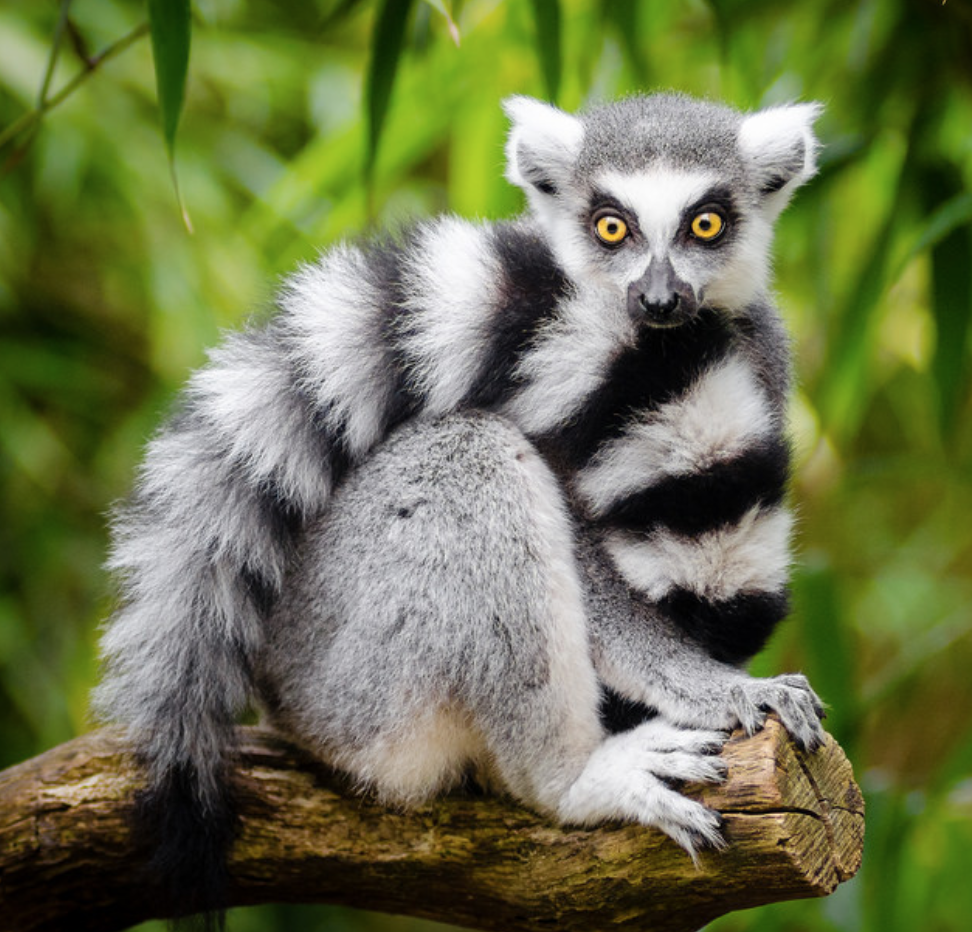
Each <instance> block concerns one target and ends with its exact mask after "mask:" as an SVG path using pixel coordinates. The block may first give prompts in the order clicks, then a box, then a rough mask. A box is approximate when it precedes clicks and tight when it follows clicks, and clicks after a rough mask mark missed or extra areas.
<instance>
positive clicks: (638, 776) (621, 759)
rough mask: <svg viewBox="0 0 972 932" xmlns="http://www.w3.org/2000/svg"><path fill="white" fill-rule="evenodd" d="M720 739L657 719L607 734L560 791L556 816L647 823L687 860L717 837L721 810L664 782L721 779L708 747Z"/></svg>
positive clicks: (721, 767)
mask: <svg viewBox="0 0 972 932" xmlns="http://www.w3.org/2000/svg"><path fill="white" fill-rule="evenodd" d="M725 739H726V735H725V734H724V733H723V732H706V731H695V730H692V729H681V728H676V727H674V726H672V725H669V724H667V723H665V722H658V721H653V722H646V723H645V724H644V725H640V726H639V727H638V728H635V729H632V730H631V731H627V732H623V733H622V734H619V735H614V736H613V737H611V738H608V739H607V740H606V741H604V742H603V743H602V744H601V745H600V746H599V747H598V748H597V749H596V750H595V751H594V753H593V754H592V755H591V757H590V759H589V760H588V763H587V766H586V767H585V768H584V770H583V772H582V773H581V774H580V776H579V777H578V778H577V780H576V781H575V782H574V783H573V785H572V786H571V787H570V788H569V789H568V791H567V792H566V793H565V794H564V797H563V799H562V800H561V802H560V806H559V815H560V818H561V820H562V821H564V822H567V823H573V824H581V825H595V824H598V823H600V822H604V821H606V820H609V819H624V820H627V821H633V822H640V823H641V824H643V825H650V826H653V827H655V828H658V829H661V831H663V832H665V834H666V835H668V836H669V837H671V838H673V839H674V840H675V841H676V842H677V843H678V844H679V845H681V846H682V847H683V848H684V849H685V850H686V851H687V852H688V853H689V855H690V856H691V857H692V859H693V860H695V859H696V858H697V856H698V852H699V851H700V850H702V849H703V848H714V847H721V846H722V845H723V844H724V843H725V842H724V839H723V837H722V834H721V827H722V817H721V816H720V815H719V813H717V812H715V811H714V810H712V809H709V808H707V807H706V806H704V805H702V804H701V803H698V802H695V801H694V800H691V799H689V798H688V797H686V796H683V795H682V794H681V793H679V792H678V791H677V790H676V789H674V788H673V787H672V786H670V785H669V782H670V781H692V782H705V783H720V782H722V781H723V780H724V779H725V777H726V770H727V767H726V764H725V762H724V761H723V760H721V758H719V757H716V756H714V750H715V749H718V748H721V746H722V744H723V743H724V742H725ZM662 748H664V749H662ZM689 748H692V749H693V750H689Z"/></svg>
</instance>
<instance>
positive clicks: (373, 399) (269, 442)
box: [96, 95, 822, 910]
mask: <svg viewBox="0 0 972 932" xmlns="http://www.w3.org/2000/svg"><path fill="white" fill-rule="evenodd" d="M506 110H507V113H508V115H509V116H510V118H511V121H512V131H511V133H510V136H509V141H508V145H507V158H508V168H507V177H508V178H509V179H510V180H511V181H512V182H513V183H514V184H516V185H518V186H520V187H521V188H522V189H523V190H524V191H525V192H526V196H527V199H528V201H529V207H530V210H529V211H528V213H527V214H526V215H525V216H523V217H522V218H520V219H517V220H514V221H511V222H500V223H471V222H467V221H464V220H460V219H456V218H454V217H443V218H441V219H437V220H432V221H429V222H424V223H420V224H417V225H416V226H414V227H413V228H411V229H410V230H408V231H407V232H405V233H404V234H403V235H401V236H400V237H399V238H396V239H388V240H383V241H373V242H370V243H367V244H365V245H360V246H350V245H345V246H339V247H337V248H335V249H333V250H332V251H330V252H329V253H327V254H325V255H323V256H322V257H321V258H320V260H319V261H317V262H316V263H315V264H313V265H310V266H308V267H306V268H304V269H303V270H302V271H300V272H298V273H297V274H296V275H294V276H293V277H292V278H290V279H289V281H287V283H286V284H285V286H284V287H283V289H282V291H281V293H280V296H279V302H278V304H279V307H278V312H277V313H276V314H274V315H273V316H272V317H271V318H270V319H268V320H266V321H264V322H262V323H260V324H255V325H253V326H251V327H250V328H249V329H246V330H244V331H243V332H239V333H236V334H234V335H231V336H229V337H227V339H226V340H225V341H224V342H223V344H222V345H221V346H220V347H219V348H217V349H215V350H214V351H213V352H212V353H211V356H210V360H209V363H208V365H206V366H205V367H204V368H202V369H201V370H200V371H198V372H197V373H196V374H195V375H194V376H193V377H192V379H191V381H190V383H189V386H188V388H187V390H186V392H185V394H184V397H183V399H182V404H181V408H180V410H179V412H178V413H177V414H176V415H175V416H174V417H173V419H172V420H171V421H170V422H169V423H168V425H167V426H165V427H164V428H163V429H162V430H161V432H160V433H159V434H158V435H157V436H156V437H155V439H154V440H152V442H151V443H150V445H149V448H148V452H147V455H146V458H145V462H144V465H143V467H142V470H141V473H140V476H139V479H138V483H137V488H136V491H135V493H134V496H133V498H132V501H131V502H130V503H129V504H128V505H127V506H125V508H124V509H123V510H122V511H121V512H120V515H119V517H118V519H117V522H116V525H115V544H114V551H113V557H112V560H111V565H112V566H113V567H114V569H115V570H116V571H117V572H118V573H119V574H120V575H121V580H122V585H123V599H122V604H121V606H120V607H119V609H118V610H117V612H116V614H115V616H114V618H113V619H112V621H111V622H110V624H109V626H108V628H107V631H106V633H105V635H104V642H103V652H104V656H105V658H106V661H107V668H106V676H105V679H104V682H103V684H102V685H101V686H100V688H99V690H98V691H97V695H96V700H97V702H96V705H97V707H98V708H99V709H100V711H101V713H102V714H103V715H104V716H106V717H108V718H111V719H114V720H119V721H121V722H124V723H126V724H127V725H128V726H129V729H130V733H131V735H132V737H133V740H134V742H135V746H136V748H137V750H138V754H139V755H140V758H141V760H142V761H143V762H144V765H145V768H146V770H147V774H148V786H147V789H146V790H145V792H144V793H143V795H142V798H141V804H140V813H141V818H142V826H143V828H144V829H145V830H147V831H148V832H150V833H151V834H153V835H154V837H155V841H156V843H157V845H158V852H159V854H158V859H157V865H158V866H159V868H160V870H162V871H163V872H165V873H167V874H168V875H169V876H170V878H173V879H174V882H175V883H177V884H182V885H183V889H182V892H181V895H182V897H183V900H182V902H183V904H184V906H185V908H186V909H187V910H193V909H196V908H199V907H202V906H212V905H214V900H213V896H214V894H213V890H214V889H215V888H218V886H219V883H220V882H221V880H222V879H223V875H222V873H221V871H223V870H224V868H225V862H224V857H225V851H226V847H227V846H228V845H229V843H230V841H231V839H232V837H233V832H234V818H233V791H232V786H231V780H230V778H229V774H228V770H229V766H230V762H231V758H232V749H233V738H232V736H233V730H232V728H233V724H234V722H235V721H236V720H237V717H238V715H239V714H240V712H241V710H243V709H244V708H246V707H247V705H248V704H250V703H254V702H255V703H258V704H260V705H261V706H262V707H263V708H265V709H266V711H267V712H268V714H269V716H270V718H271V720H272V721H274V722H275V723H277V724H278V725H280V726H281V727H282V728H283V729H285V730H286V731H287V732H288V733H289V734H290V735H292V736H293V737H294V738H295V739H296V740H297V741H299V742H300V743H301V744H303V745H304V746H305V747H306V748H308V749H310V750H311V751H312V752H313V753H314V754H316V755H317V756H318V757H320V758H322V759H324V760H326V761H328V762H331V763H332V764H334V765H336V766H337V767H339V768H343V769H344V770H345V771H347V772H348V773H349V774H351V775H352V776H353V777H354V778H355V779H356V780H357V781H358V782H359V783H360V784H361V785H362V786H365V787H368V788H370V789H372V790H374V791H375V792H377V794H378V795H379V796H380V797H381V798H383V799H387V800H390V801H394V802H405V803H411V802H415V801H417V800H422V799H426V798H427V797H428V796H429V795H430V794H432V793H434V792H436V791H438V790H441V789H443V788H445V787H448V786H450V785H452V784H454V783H455V782H456V781H457V780H459V779H460V778H461V777H462V775H463V774H464V773H465V772H467V771H468V770H469V769H470V768H472V769H476V770H478V771H479V773H480V774H481V775H484V776H485V777H486V778H488V779H489V780H490V781H491V782H492V783H493V784H498V786H499V787H500V788H501V789H503V790H505V791H506V792H508V793H510V794H512V795H513V796H514V797H516V798H517V799H519V800H521V801H523V802H525V803H527V804H529V805H531V806H533V807H535V808H537V809H539V810H541V811H542V812H545V813H549V814H550V815H551V816H553V817H554V818H556V819H558V820H560V821H562V822H565V823H573V824H582V825H590V824H594V823H598V822H600V821H603V820H609V819H624V820H634V821H637V822H642V823H644V824H646V825H652V826H656V827H658V828H660V829H662V830H663V831H665V832H667V833H668V834H669V835H670V836H671V837H672V838H674V839H675V840H676V841H677V842H678V843H679V844H681V845H682V846H683V847H684V848H685V849H686V850H688V851H689V852H690V853H692V854H693V855H694V853H695V852H696V850H697V849H698V848H699V847H700V846H704V845H718V844H719V841H720V831H719V829H720V825H719V818H718V816H717V815H716V814H715V813H714V812H712V811H710V810H708V809H706V808H705V807H704V806H702V805H701V804H699V803H697V802H695V801H693V800H690V799H688V798H687V797H685V796H683V795H681V794H680V793H679V792H678V791H677V790H676V789H675V788H673V787H672V781H673V780H674V781H679V780H702V781H717V780H719V779H721V778H722V777H723V765H722V764H721V762H720V760H719V758H718V757H717V756H716V752H717V751H718V750H719V748H720V747H721V745H722V743H723V742H724V740H725V737H726V734H725V730H726V729H731V728H733V727H735V726H739V725H741V726H742V727H743V728H744V729H745V730H746V731H748V732H752V731H754V730H755V729H758V728H759V727H760V725H761V723H762V721H763V718H764V716H765V714H766V713H767V711H770V710H772V711H775V712H776V713H778V714H779V715H780V717H781V718H782V720H783V722H784V723H785V725H786V727H787V728H788V729H789V730H790V732H791V733H792V734H793V736H794V738H795V739H796V740H797V741H798V742H799V743H800V744H802V745H804V746H806V747H808V748H813V747H815V746H816V745H818V744H819V742H820V741H821V735H822V732H821V729H820V724H819V718H820V716H821V713H822V709H821V705H820V702H819V700H818V699H817V697H816V696H815V694H814V693H813V691H812V690H811V689H810V687H809V685H808V683H807V682H806V680H805V679H804V678H803V677H802V676H799V675H788V676H781V677H776V678H772V679H754V678H751V677H749V676H748V675H747V674H746V673H745V672H743V671H742V670H741V669H740V664H741V663H742V662H743V661H744V660H746V659H747V658H749V657H750V656H752V655H753V654H754V653H755V652H756V651H757V650H758V649H759V648H760V647H761V646H762V644H763V643H764V641H765V640H766V638H767V637H768V635H769V634H770V632H771V630H772V629H773V627H774V626H775V625H776V623H777V622H778V621H779V620H780V619H781V618H782V617H783V615H784V614H785V612H786V607H787V596H786V593H787V573H788V564H789V559H790V558H789V555H788V541H789V537H790V530H791V519H790V517H789V514H788V511H787V508H786V505H785V503H784V495H785V484H786V480H787V471H788V450H787V441H786V439H785V435H784V430H785V428H784V405H785V398H786V394H787V383H788V348H787V339H786V337H785V335H784V331H783V327H782V325H781V323H780V320H779V318H778V315H777V312H776V310H775V309H774V307H773V305H772V303H771V299H770V296H769V283H768V278H769V247H770V240H771V232H772V226H773V222H774V220H775V219H776V216H777V215H778V213H779V212H780V210H781V209H782V208H783V206H784V205H785V203H786V202H787V201H788V200H789V198H790V196H791V194H792V193H793V190H794V189H795V188H796V187H797V186H798V185H800V184H801V183H803V182H804V181H805V180H806V179H807V178H808V177H809V176H810V175H811V174H812V173H813V171H814V161H815V150H816V142H815V139H814V136H813V133H812V130H811V126H812V123H813V121H814V119H815V117H816V116H817V113H818V107H817V106H816V105H813V104H804V105H790V106H781V107H776V108H772V109H768V110H764V111H761V112H757V113H754V114H741V113H738V112H736V111H734V110H731V109H729V108H726V107H723V106H718V105H715V104H711V103H705V102H699V101H696V100H692V99H690V98H686V97H683V96H678V95H658V96H649V97H632V98H628V99H624V100H621V101H619V102H616V103H612V104H608V105H605V106H600V107H596V108H592V109H590V110H589V111H587V112H584V113H581V114H580V115H577V116H573V115H569V114H567V113H564V112H562V111H561V110H558V109H556V108H554V107H552V106H549V105H546V104H543V103H540V102H538V101H535V100H531V99H528V98H523V97H517V98H513V99H511V100H509V101H507V103H506ZM649 709H650V710H653V711H654V712H655V715H654V717H651V716H650V713H649ZM215 905H218V902H216V903H215Z"/></svg>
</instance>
